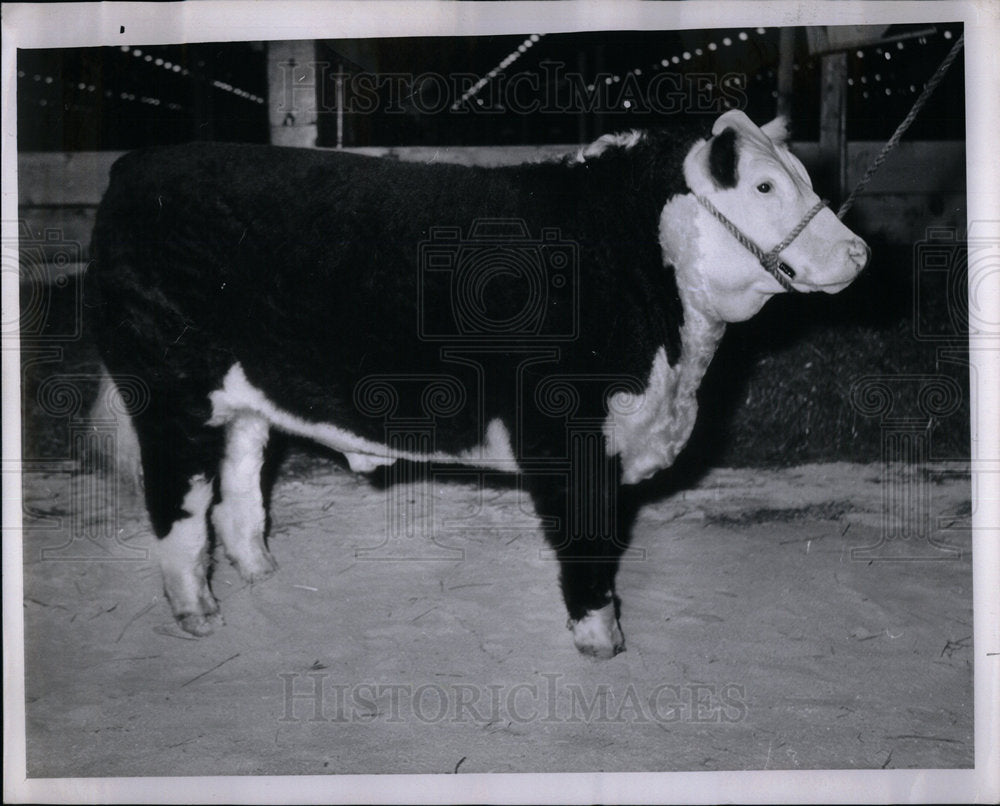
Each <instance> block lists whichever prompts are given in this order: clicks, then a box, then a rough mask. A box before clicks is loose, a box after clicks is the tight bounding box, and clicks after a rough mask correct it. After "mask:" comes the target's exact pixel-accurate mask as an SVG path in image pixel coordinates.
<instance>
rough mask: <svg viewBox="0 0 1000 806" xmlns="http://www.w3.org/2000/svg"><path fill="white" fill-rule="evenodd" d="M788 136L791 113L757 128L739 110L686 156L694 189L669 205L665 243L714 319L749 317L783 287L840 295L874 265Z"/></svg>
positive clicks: (666, 256) (663, 224)
mask: <svg viewBox="0 0 1000 806" xmlns="http://www.w3.org/2000/svg"><path fill="white" fill-rule="evenodd" d="M786 139H787V130H786V126H785V121H784V120H783V119H782V118H777V119H775V120H773V121H771V122H770V123H768V124H767V125H765V126H763V127H761V128H758V127H757V126H756V125H754V123H753V122H752V121H751V120H750V119H749V118H748V117H747V116H746V115H745V114H743V113H742V112H739V111H736V110H733V111H730V112H726V113H725V114H724V115H722V116H721V117H719V119H718V120H717V121H716V122H715V125H714V126H713V127H712V136H711V137H710V138H709V139H708V140H703V141H700V142H699V143H697V144H696V145H695V146H694V147H693V148H692V149H691V151H690V152H689V153H688V155H687V158H686V159H685V161H684V178H685V180H686V182H687V184H688V187H689V188H690V189H691V191H692V193H691V194H688V195H685V196H677V197H675V198H674V199H672V200H671V201H670V202H669V203H668V204H667V206H666V207H665V208H664V211H663V215H662V218H661V221H660V241H661V244H662V246H663V252H664V259H665V260H667V261H669V262H671V263H673V264H674V265H675V266H676V267H677V270H678V273H679V281H680V282H681V283H682V284H683V285H685V286H687V287H688V288H689V289H690V290H691V291H693V292H694V293H695V295H696V299H694V300H692V301H693V302H694V303H695V304H697V305H698V307H700V308H702V309H703V311H704V312H705V313H706V314H707V315H709V316H713V317H715V318H718V319H722V320H723V321H727V322H738V321H742V320H744V319H748V318H750V317H751V316H753V315H754V314H755V313H756V312H757V311H758V310H760V308H761V306H762V305H763V304H764V303H765V302H766V301H767V300H768V299H769V298H770V297H771V296H772V295H774V294H778V293H781V292H782V291H784V290H795V291H825V292H827V293H831V294H832V293H836V292H838V291H841V290H842V289H844V288H845V287H846V286H847V285H849V284H850V282H851V281H852V280H853V279H854V278H855V277H857V275H858V273H859V272H860V271H861V270H862V269H863V268H864V267H865V264H866V263H867V262H868V257H869V254H870V253H869V249H868V246H867V245H866V244H865V242H864V241H863V240H861V238H859V237H858V236H856V235H855V234H854V233H853V232H851V231H850V230H849V229H848V228H847V227H845V226H844V225H843V224H842V223H841V222H840V221H839V220H838V219H837V217H836V216H835V215H834V214H833V212H832V211H831V210H830V209H829V208H827V207H824V206H822V205H821V202H820V199H819V197H818V196H817V195H816V193H815V192H814V191H813V189H812V182H811V181H810V179H809V175H808V174H807V173H806V171H805V168H804V167H803V166H802V163H801V162H799V161H798V160H797V159H796V158H795V157H794V156H792V154H791V153H790V152H789V150H788V148H787V146H786V145H785V140H786ZM741 236H742V238H741ZM790 237H791V240H789V238H790ZM741 241H742V242H741ZM782 244H784V246H783V247H782V248H781V250H780V255H772V256H770V257H767V256H765V254H764V253H768V252H772V250H774V249H776V248H777V247H779V246H781V245H782ZM762 258H763V264H767V266H766V267H765V265H763V264H762ZM779 260H780V264H781V265H780V268H779ZM769 272H770V273H769Z"/></svg>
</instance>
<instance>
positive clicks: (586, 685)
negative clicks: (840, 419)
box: [24, 458, 973, 777]
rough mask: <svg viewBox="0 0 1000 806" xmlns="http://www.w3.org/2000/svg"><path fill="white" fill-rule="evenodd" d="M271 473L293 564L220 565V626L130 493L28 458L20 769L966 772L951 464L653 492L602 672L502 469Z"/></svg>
mask: <svg viewBox="0 0 1000 806" xmlns="http://www.w3.org/2000/svg"><path fill="white" fill-rule="evenodd" d="M287 465H288V466H287V467H285V468H283V469H282V472H281V473H280V474H279V476H278V479H277V482H276V484H275V486H274V490H273V493H272V509H271V520H272V527H271V547H272V549H273V551H274V554H275V555H276V557H277V559H278V562H279V563H280V566H281V568H280V570H279V572H278V574H277V575H276V576H275V577H273V578H272V579H270V580H268V581H266V582H263V583H260V584H257V585H253V586H248V585H246V584H244V583H242V582H241V581H240V580H239V578H238V577H237V576H236V574H235V572H234V571H233V569H232V568H231V567H230V565H229V564H228V563H227V562H226V561H225V559H224V558H222V557H221V556H219V557H217V560H218V561H217V564H216V570H215V574H214V579H213V588H214V591H215V594H216V596H217V597H218V598H219V600H220V601H221V603H222V610H223V614H224V616H225V621H226V624H225V626H224V627H222V628H220V630H219V631H218V632H217V633H216V634H215V635H213V636H211V637H209V638H206V639H194V638H192V637H191V636H189V635H186V634H184V633H182V632H180V631H179V630H178V629H177V627H176V626H175V625H174V624H173V622H172V619H171V617H170V614H169V610H168V607H167V604H166V602H165V601H164V600H163V598H162V595H161V588H160V581H159V575H158V571H157V570H156V569H155V567H154V566H153V565H152V563H151V562H150V560H149V559H148V558H147V555H148V549H149V547H150V544H151V537H150V535H149V531H148V527H147V524H146V516H145V513H144V510H143V507H142V505H141V503H140V502H139V500H138V498H136V497H135V496H134V495H130V494H128V493H127V492H125V491H120V495H119V497H118V499H117V501H116V500H115V499H114V497H113V496H112V497H109V496H111V494H112V493H113V492H114V491H115V487H114V486H109V483H108V481H107V479H106V478H105V477H103V476H100V475H90V474H76V475H74V474H72V473H70V472H68V469H67V468H66V467H63V466H60V465H59V464H58V463H54V464H53V466H52V467H50V468H44V467H39V466H37V465H36V466H35V468H34V470H33V472H31V473H28V474H26V476H25V479H24V497H25V507H26V510H27V514H26V519H25V526H26V533H25V547H24V549H25V568H24V570H25V603H24V608H25V610H24V616H25V634H26V674H27V681H26V691H27V758H28V773H29V776H31V777H36V776H41V777H48V776H59V777H61V776H146V775H206V774H209V775H243V774H317V773H399V772H423V773H451V772H459V773H466V772H522V771H584V770H586V771H602V770H607V771H610V770H619V771H642V770H741V769H796V768H802V769H808V768H814V769H815V768H828V769H830V768H868V769H871V768H874V769H878V768H924V767H938V768H943V767H970V766H971V765H972V762H973V744H972V715H973V704H972V645H971V644H972V599H971V596H972V591H971V556H970V538H969V530H968V526H969V513H970V481H969V475H968V468H967V466H962V465H943V464H934V465H933V466H928V467H922V468H915V469H913V468H911V469H908V470H906V471H886V470H884V469H883V468H882V467H881V466H880V465H877V464H875V465H849V464H830V465H812V466H805V467H797V468H791V469H786V470H775V471H760V470H739V471H734V470H716V471H712V472H710V473H708V474H707V475H706V476H705V477H704V478H702V479H701V480H700V482H698V483H697V484H696V486H694V487H691V488H688V489H686V490H684V491H681V492H676V493H674V494H673V495H669V496H660V497H657V496H651V497H650V501H649V502H648V503H647V504H646V505H645V506H644V507H643V509H642V510H641V512H640V515H639V518H638V522H637V525H636V529H635V538H634V541H633V545H632V548H631V550H630V553H629V555H628V556H627V558H626V560H625V561H624V562H623V564H622V570H621V572H620V574H619V577H618V589H619V593H620V594H621V596H622V599H623V604H622V612H621V623H622V627H623V630H624V632H625V636H626V641H627V646H628V649H627V651H626V652H625V653H624V654H622V655H619V656H618V657H616V658H614V659H613V660H610V661H593V660H590V659H588V658H585V657H582V656H580V655H579V654H578V653H577V652H576V650H575V649H574V648H573V643H572V640H571V636H570V633H569V632H567V630H566V629H565V614H564V610H563V606H562V602H561V600H560V596H559V592H558V588H557V584H556V574H557V568H556V563H555V562H554V560H553V559H552V557H551V554H550V553H549V552H548V551H547V550H546V549H545V547H544V545H545V544H544V541H543V539H542V537H541V534H540V532H539V527H538V522H537V520H536V519H535V517H534V515H533V514H532V513H531V510H530V506H528V502H527V498H526V497H525V499H524V500H522V498H521V495H520V493H519V492H518V490H517V489H516V485H510V484H501V485H499V486H481V485H479V484H478V483H476V482H475V481H474V480H473V479H471V478H457V479H451V480H442V481H441V482H440V483H436V484H434V486H433V488H432V494H431V496H430V499H431V504H432V506H430V505H428V501H427V499H426V497H425V496H424V493H423V490H425V489H426V488H423V487H420V486H418V485H416V484H401V485H394V486H390V487H387V488H383V487H380V486H379V485H377V484H373V483H372V482H371V481H370V480H369V479H367V478H365V477H363V476H355V475H352V474H350V473H348V472H347V471H346V470H344V469H342V468H341V467H339V466H338V465H336V464H335V463H332V462H329V461H320V460H317V459H313V458H306V459H300V460H298V462H297V463H296V462H295V461H292V462H289V463H287ZM109 491H110V492H109ZM894 502H899V507H898V509H897V506H896V503H894ZM894 511H899V512H905V513H907V515H906V522H905V523H899V522H897V521H895V520H893V519H892V518H891V517H889V518H888V520H886V519H885V518H884V513H886V516H887V517H888V516H891V514H892V513H893V512H894ZM400 512H402V513H403V517H402V519H401V521H400V523H401V524H402V526H401V527H399V528H396V529H395V530H394V531H392V530H391V531H390V532H387V530H386V523H387V517H388V514H387V513H389V514H391V513H400ZM109 516H110V517H109ZM900 530H902V532H900ZM387 534H388V535H389V536H388V537H387ZM432 534H433V535H434V537H433V538H432V537H431V535H432ZM898 534H902V535H903V536H904V537H905V538H906V539H903V538H899V539H895V540H889V541H882V540H881V536H883V535H888V536H892V535H898ZM401 556H402V557H409V558H410V559H398V558H399V557H401ZM393 558H396V559H393ZM889 558H891V559H889Z"/></svg>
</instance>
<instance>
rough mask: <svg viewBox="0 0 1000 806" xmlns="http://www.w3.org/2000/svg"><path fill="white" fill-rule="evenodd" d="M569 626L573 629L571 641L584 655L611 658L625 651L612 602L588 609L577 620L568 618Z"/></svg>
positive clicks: (623, 639) (623, 640)
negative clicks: (595, 608) (597, 608)
mask: <svg viewBox="0 0 1000 806" xmlns="http://www.w3.org/2000/svg"><path fill="white" fill-rule="evenodd" d="M569 628H570V629H571V630H572V631H573V643H574V644H576V648H577V649H579V650H580V651H581V652H582V653H583V654H585V655H593V656H594V657H595V658H613V657H614V656H615V655H617V654H618V653H619V652H624V651H625V638H624V636H623V635H622V631H621V628H620V627H619V626H618V619H617V618H616V617H615V605H614V603H613V602H609V603H608V604H606V605H605V606H604V607H602V608H601V609H600V610H590V611H588V613H587V615H585V616H584V617H583V618H582V619H580V620H579V621H573V620H572V619H570V622H569Z"/></svg>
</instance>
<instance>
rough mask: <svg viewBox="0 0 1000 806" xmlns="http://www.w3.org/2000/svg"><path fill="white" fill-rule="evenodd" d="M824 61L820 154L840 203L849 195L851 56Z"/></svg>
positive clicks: (835, 55) (840, 55)
mask: <svg viewBox="0 0 1000 806" xmlns="http://www.w3.org/2000/svg"><path fill="white" fill-rule="evenodd" d="M822 58H823V61H822V70H821V73H822V79H821V83H822V86H821V97H820V113H819V151H820V159H821V161H822V165H823V172H824V174H825V175H826V177H828V180H829V181H830V182H831V184H832V183H834V182H835V183H836V189H837V194H838V197H837V201H838V202H840V201H842V200H843V199H844V197H845V196H846V194H847V54H846V53H843V52H840V53H830V54H827V55H825V56H823V57H822Z"/></svg>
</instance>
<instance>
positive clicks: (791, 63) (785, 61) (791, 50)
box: [778, 26, 795, 118]
mask: <svg viewBox="0 0 1000 806" xmlns="http://www.w3.org/2000/svg"><path fill="white" fill-rule="evenodd" d="M794 69H795V29H794V28H792V27H790V26H789V27H785V28H782V29H781V33H780V36H779V39H778V116H779V117H781V116H784V117H786V118H790V117H791V116H792V79H793V71H794Z"/></svg>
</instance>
